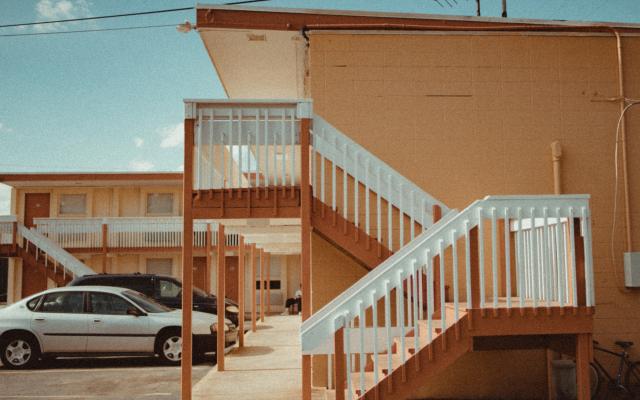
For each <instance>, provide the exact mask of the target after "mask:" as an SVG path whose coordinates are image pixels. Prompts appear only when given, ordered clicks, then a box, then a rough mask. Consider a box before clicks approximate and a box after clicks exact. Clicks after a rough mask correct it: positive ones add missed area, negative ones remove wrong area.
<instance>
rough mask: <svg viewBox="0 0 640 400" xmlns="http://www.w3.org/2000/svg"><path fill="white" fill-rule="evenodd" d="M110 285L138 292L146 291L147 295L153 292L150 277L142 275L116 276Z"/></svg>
mask: <svg viewBox="0 0 640 400" xmlns="http://www.w3.org/2000/svg"><path fill="white" fill-rule="evenodd" d="M109 286H115V287H121V288H125V289H131V290H135V291H136V292H140V293H144V294H146V295H147V296H150V295H152V294H153V287H152V286H151V279H150V278H142V277H121V278H115V279H114V280H113V283H112V284H110V285H109Z"/></svg>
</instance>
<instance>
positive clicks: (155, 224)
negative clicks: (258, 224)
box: [0, 217, 238, 249]
mask: <svg viewBox="0 0 640 400" xmlns="http://www.w3.org/2000/svg"><path fill="white" fill-rule="evenodd" d="M34 223H35V224H36V230H37V231H38V232H40V233H41V234H43V235H44V236H46V237H48V238H49V239H51V240H53V241H54V242H56V243H58V244H59V245H60V246H61V247H63V248H66V249H71V248H73V249H139V248H179V247H182V217H161V218H152V217H138V218H135V217H134V218H128V217H114V218H36V219H34ZM208 227H209V229H210V230H211V232H212V234H211V246H216V245H217V242H218V239H217V235H216V234H215V233H216V232H217V231H218V224H217V223H216V222H214V221H210V220H197V221H195V222H194V237H193V239H194V246H195V247H199V248H205V247H206V246H207V229H208ZM0 229H2V228H0ZM225 236H226V245H227V246H237V243H238V237H237V236H238V235H237V234H233V233H229V234H226V235H225Z"/></svg>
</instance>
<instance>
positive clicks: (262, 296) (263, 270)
mask: <svg viewBox="0 0 640 400" xmlns="http://www.w3.org/2000/svg"><path fill="white" fill-rule="evenodd" d="M276 192H277V191H276ZM264 259H265V257H264V249H260V322H264V275H265V261H264Z"/></svg>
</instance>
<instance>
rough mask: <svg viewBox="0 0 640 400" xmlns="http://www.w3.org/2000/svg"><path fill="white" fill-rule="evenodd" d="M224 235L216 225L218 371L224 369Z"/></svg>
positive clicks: (221, 228) (219, 226) (222, 228)
mask: <svg viewBox="0 0 640 400" xmlns="http://www.w3.org/2000/svg"><path fill="white" fill-rule="evenodd" d="M225 244H226V243H225V236H224V225H222V224H220V225H218V265H217V266H218V274H217V277H216V282H217V284H218V290H217V291H216V297H217V298H218V300H217V301H218V334H217V335H216V336H217V345H216V358H217V363H218V371H224V320H225V297H226V294H225V287H224V284H225V272H226V271H225V252H226V249H225Z"/></svg>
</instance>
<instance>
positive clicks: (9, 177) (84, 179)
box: [0, 172, 182, 188]
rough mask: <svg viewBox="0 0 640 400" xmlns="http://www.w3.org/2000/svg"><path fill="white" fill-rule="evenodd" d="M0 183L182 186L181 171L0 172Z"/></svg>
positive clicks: (16, 184) (41, 185) (24, 184)
mask: <svg viewBox="0 0 640 400" xmlns="http://www.w3.org/2000/svg"><path fill="white" fill-rule="evenodd" d="M0 183H3V184H5V185H9V186H12V187H15V188H23V187H43V186H46V187H51V186H54V187H55V186H78V187H82V186H85V187H88V186H101V187H104V186H150V185H177V186H182V173H181V172H129V173H127V172H69V173H7V174H3V173H0Z"/></svg>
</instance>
